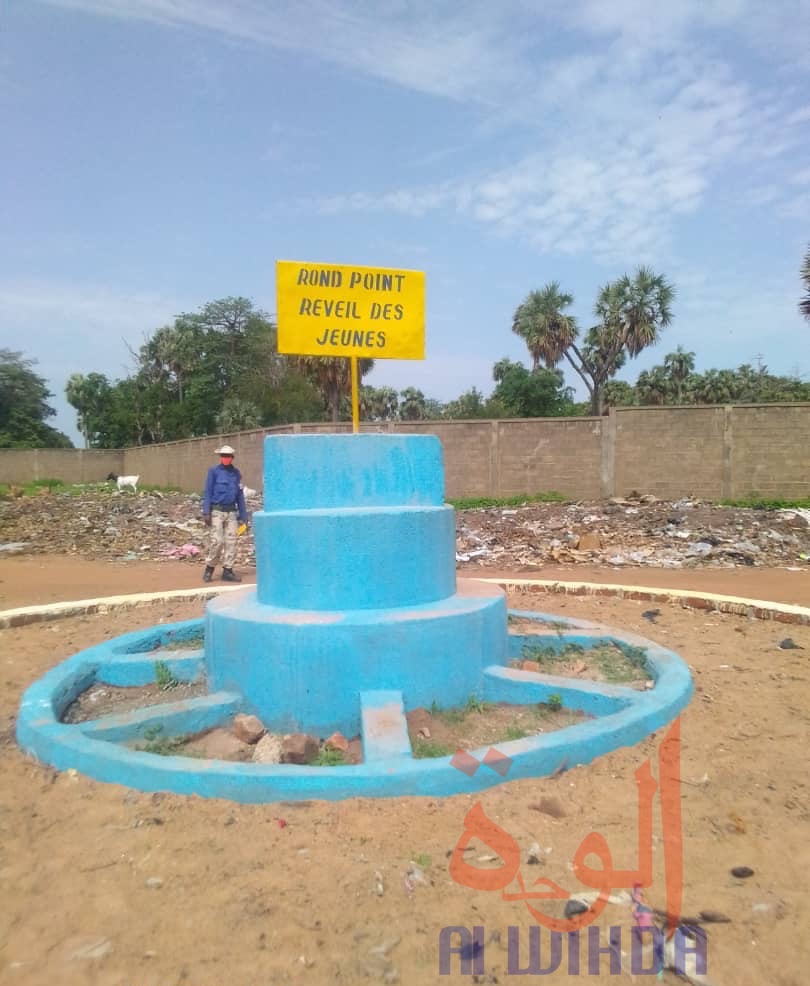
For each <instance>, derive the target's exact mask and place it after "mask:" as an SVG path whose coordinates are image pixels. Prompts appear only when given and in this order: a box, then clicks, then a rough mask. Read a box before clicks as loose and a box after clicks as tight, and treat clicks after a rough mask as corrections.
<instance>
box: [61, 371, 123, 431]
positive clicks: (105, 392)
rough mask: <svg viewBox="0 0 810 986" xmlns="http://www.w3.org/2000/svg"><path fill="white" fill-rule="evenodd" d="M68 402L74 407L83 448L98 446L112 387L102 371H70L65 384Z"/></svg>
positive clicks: (108, 410) (107, 411) (108, 407)
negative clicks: (86, 372)
mask: <svg viewBox="0 0 810 986" xmlns="http://www.w3.org/2000/svg"><path fill="white" fill-rule="evenodd" d="M65 396H66V397H67V400H68V404H70V405H71V406H72V407H75V408H76V411H77V415H76V424H77V427H78V429H79V431H80V432H81V433H82V437H83V438H84V447H85V448H98V447H99V445H100V444H101V441H102V435H103V432H104V428H105V419H106V417H107V416H108V414H109V413H110V410H111V408H110V404H111V400H112V388H111V387H110V382H109V380H108V379H107V378H106V376H104V374H103V373H88V374H87V375H86V376H85V374H83V373H72V374H71V375H70V377H68V381H67V384H66V385H65Z"/></svg>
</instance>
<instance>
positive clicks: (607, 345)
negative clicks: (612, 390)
mask: <svg viewBox="0 0 810 986" xmlns="http://www.w3.org/2000/svg"><path fill="white" fill-rule="evenodd" d="M673 297H674V290H673V288H672V286H671V285H670V284H669V283H668V282H667V281H666V279H665V278H664V277H663V276H661V275H658V274H655V273H654V272H653V271H652V270H650V269H649V268H648V267H639V268H638V270H637V271H636V273H635V275H634V276H633V277H632V278H631V277H629V276H628V275H626V274H625V275H624V277H621V278H619V279H618V280H617V281H612V282H610V283H609V284H606V285H604V286H603V287H602V288H601V289H600V291H599V294H598V296H597V299H596V305H595V306H594V313H595V315H596V317H597V318H598V319H599V322H598V324H597V325H595V326H593V327H592V328H591V329H589V330H588V332H587V334H586V335H585V338H584V340H583V343H582V345H581V346H579V345H577V342H576V339H577V336H578V330H577V326H576V323H575V321H574V319H573V318H572V317H571V316H569V315H566V314H565V312H564V311H563V309H565V308H567V307H568V306H569V305H570V304H571V303H572V301H573V299H572V298H571V295H568V294H563V293H561V292H560V290H559V285H558V284H557V282H556V281H555V282H552V283H551V284H549V285H547V286H546V287H545V288H544V289H543V290H542V291H539V292H533V293H532V294H530V295H529V296H528V297H527V299H526V300H525V301H524V302H523V304H522V305H521V306H520V307H519V308H518V309H517V311H516V312H515V316H514V319H513V324H512V328H513V330H514V331H515V332H517V333H518V335H520V336H521V337H522V338H524V339H525V340H526V344H527V346H528V347H529V352H530V353H531V355H532V360H533V365H534V367H537V366H538V365H539V364H540V362H541V361H542V362H544V363H545V365H546V367H548V368H552V367H556V366H557V365H558V364H559V363H560V362H561V361H562V359H563V358H565V359H566V360H567V361H568V362H569V363H570V365H571V366H572V367H573V368H574V370H575V371H576V373H577V374H578V375H579V377H580V378H581V379H582V381H583V383H584V384H585V386H586V388H587V390H588V394H589V396H590V401H591V413H592V414H594V415H600V414H602V413H603V410H604V400H603V396H604V388H605V385H606V384H607V382H608V380H610V379H611V378H612V377H613V376H615V374H616V373H617V371H618V370H619V369H621V367H622V366H623V364H624V362H625V360H626V359H628V358H631V359H632V358H633V357H635V356H638V354H639V353H640V352H641V351H642V350H643V349H646V348H647V347H648V346H651V345H653V344H654V343H655V342H657V341H658V336H659V333H660V330H661V329H662V328H664V327H665V326H667V325H669V323H670V321H671V320H672V311H671V306H672V299H673Z"/></svg>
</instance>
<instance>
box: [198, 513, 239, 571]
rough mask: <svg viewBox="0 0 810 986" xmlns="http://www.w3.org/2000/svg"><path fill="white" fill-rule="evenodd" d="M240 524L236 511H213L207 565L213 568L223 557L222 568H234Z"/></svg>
mask: <svg viewBox="0 0 810 986" xmlns="http://www.w3.org/2000/svg"><path fill="white" fill-rule="evenodd" d="M238 526H239V522H238V520H237V518H236V511H232V512H231V513H224V512H223V511H222V510H212V511H211V540H210V541H209V543H208V554H207V556H206V559H205V564H206V565H210V566H211V567H213V566H214V565H216V563H217V562H218V561H219V558H220V555H221V556H222V567H223V568H233V563H234V562H235V561H236V530H237V528H238Z"/></svg>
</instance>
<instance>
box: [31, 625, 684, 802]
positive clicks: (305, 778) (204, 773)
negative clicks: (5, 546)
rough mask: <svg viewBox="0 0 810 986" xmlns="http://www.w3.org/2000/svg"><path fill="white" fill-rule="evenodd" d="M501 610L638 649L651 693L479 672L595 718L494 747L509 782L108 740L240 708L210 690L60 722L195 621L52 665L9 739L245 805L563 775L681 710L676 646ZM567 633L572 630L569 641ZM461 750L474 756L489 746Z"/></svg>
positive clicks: (393, 766) (405, 767)
mask: <svg viewBox="0 0 810 986" xmlns="http://www.w3.org/2000/svg"><path fill="white" fill-rule="evenodd" d="M510 615H512V616H517V617H520V618H522V619H527V620H533V621H537V622H538V624H543V623H546V624H548V623H549V622H553V623H555V624H556V625H559V624H560V623H562V622H564V623H565V625H566V631H564V632H562V633H561V634H560V635H559V636H558V635H555V640H556V639H559V640H560V641H561V645H564V643H565V642H566V640H573V641H576V642H580V643H581V642H583V641H587V642H589V643H590V642H592V641H596V640H600V639H605V638H609V639H611V640H615V641H616V642H619V643H626V644H629V645H631V646H635V647H644V648H646V651H647V662H648V667H649V670H650V672H651V674H652V676H653V678H654V682H655V684H654V687H653V688H652V689H650V690H648V691H637V690H635V689H632V688H625V687H622V686H617V685H614V686H610V685H602V684H600V685H598V686H597V685H595V684H594V683H592V682H584V681H578V680H576V679H568V678H560V677H556V676H544V675H538V674H536V673H534V672H524V671H517V670H513V669H511V668H508V667H506V666H503V665H494V666H493V665H490V666H489V667H487V668H485V669H484V671H483V675H482V677H483V684H482V689H481V690H482V692H483V694H484V695H485V697H486V698H487V699H489V700H491V701H506V702H510V703H515V704H528V703H535V702H540V701H544V700H545V699H547V698H548V696H549V695H550V694H553V693H555V692H556V693H558V694H560V695H561V696H563V699H564V702H565V704H566V705H567V706H569V707H571V708H581V709H582V710H583V711H586V712H590V713H592V714H595V715H597V716H598V718H596V719H592V720H588V721H583V722H581V723H578V724H576V725H574V726H570V727H568V728H566V729H563V730H559V731H557V732H553V733H547V734H543V735H540V736H531V737H527V738H525V739H521V740H513V741H511V742H507V743H500V744H498V750H499V751H500V752H501V753H502V754H503V755H504V756H507V757H509V758H511V760H512V764H511V767H510V769H509V772H508V774H507V776H506V777H502V776H501V775H500V774H499V773H497V772H496V771H495V770H493V769H490V768H489V767H487V766H486V765H482V766H481V767H479V768H478V770H477V771H476V772H475V774H474V775H473V776H472V777H469V776H467V775H466V774H464V773H462V772H461V771H459V770H456V769H455V768H454V767H452V766H451V764H450V759H451V758H450V757H441V758H437V759H432V760H418V759H414V758H413V757H412V756H407V754H405V753H404V751H401V752H397V753H396V755H392V756H388V757H385V758H383V759H379V760H374V759H367V760H366V761H365V762H364V763H362V764H358V765H354V766H343V767H298V766H292V765H272V766H271V765H260V764H255V765H254V764H247V763H230V762H226V761H218V760H197V759H192V758H187V757H173V756H172V757H163V756H158V755H156V754H151V753H145V752H141V751H137V750H132V749H129V748H127V747H125V746H122V745H118V744H117V743H116V742H111V741H110V740H111V739H112V738H116V739H118V740H121V741H125V740H127V739H131V738H132V737H133V736H136V735H139V733H138V730H139V729H140V728H142V727H143V725H144V723H145V722H148V723H150V724H155V723H161V724H162V726H163V733H162V735H177V734H181V733H185V732H190V731H192V730H193V729H195V728H196V729H202V728H210V724H211V723H215V724H223V723H224V722H227V721H228V719H229V718H230V716H231V715H232V714H234V713H235V712H236V711H239V710H240V708H242V707H244V704H245V703H244V700H243V699H242V698H241V697H240V696H238V695H233V694H226V695H223V694H221V693H217V694H214V695H209V696H206V697H205V698H203V699H189V700H187V701H186V702H183V703H170V704H169V705H168V706H153V707H151V708H149V709H140V710H137V712H135V713H131V714H129V720H128V722H127V721H126V718H127V717H126V714H125V715H124V716H123V717H122V716H114V717H106V720H104V719H102V720H96V721H94V722H92V723H88V722H84V723H78V724H75V725H69V724H65V723H62V722H60V721H59V720H60V717H61V715H62V713H63V712H64V710H65V708H66V707H67V706H68V705H69V704H70V702H72V701H73V700H74V699H75V698H76V697H77V696H78V695H79V694H80V693H81V692H82V691H84V690H85V689H86V688H88V687H89V686H90V685H91V684H93V682H95V681H107V680H108V678H109V676H110V674H111V673H112V670H111V669H115V674H116V676H117V677H116V683H121V682H128V683H130V684H143V670H144V662H143V661H142V660H132V661H129V662H127V661H123V660H122V657H124V656H125V655H130V656H133V655H140V656H141V657H142V658H145V657H146V655H147V654H149V656H150V657H154V660H163V659H164V658H165V656H166V655H165V654H163V653H161V652H160V651H154V647H155V642H156V640H157V641H161V640H164V641H165V640H170V639H190V638H193V637H195V636H197V635H199V633H200V631H201V629H202V626H203V621H202V620H191V621H186V622H184V623H177V624H171V625H165V626H162V627H160V628H153V629H152V630H150V631H137V632H135V633H130V634H127V635H125V636H122V637H118V638H116V639H114V640H110V641H106V642H105V643H103V644H99V645H98V646H96V647H92V648H89V649H87V650H85V651H82V652H80V653H78V654H76V655H74V656H73V657H71V658H69V659H68V660H67V661H64V662H63V663H62V664H60V665H58V666H57V667H55V668H53V669H52V670H51V671H49V672H48V673H47V674H46V675H45V676H44V677H43V678H41V679H40V680H39V681H37V682H35V683H34V684H33V685H31V687H30V688H29V689H28V690H27V691H26V692H25V694H24V696H23V700H22V703H21V706H20V714H19V718H18V721H17V740H18V742H19V744H20V746H21V747H22V748H23V750H25V751H26V752H28V753H30V754H31V755H33V756H34V757H36V758H37V759H39V760H40V761H42V762H43V763H48V764H51V765H52V766H54V767H56V768H58V769H60V770H64V769H68V768H74V769H76V770H78V771H80V772H81V773H83V774H87V775H88V776H90V777H93V778H95V779H96V780H100V781H105V782H108V783H113V784H123V785H126V786H128V787H133V788H137V789H139V790H142V791H171V792H174V793H177V794H196V795H199V796H200V797H207V798H227V799H230V800H233V801H238V802H243V803H263V802H273V801H279V800H286V801H297V800H307V799H315V798H318V799H325V800H341V799H344V798H350V797H375V798H378V797H394V796H407V795H421V796H429V797H442V796H448V795H453V794H465V793H471V792H476V791H481V790H484V789H486V788H488V787H492V786H493V785H495V784H501V783H504V781H506V780H508V781H512V780H519V779H523V778H528V777H542V776H547V775H548V774H551V773H553V772H554V771H556V770H557V769H559V768H560V767H561V766H565V767H567V768H571V767H574V766H577V765H580V764H587V763H590V762H591V761H593V760H594V759H596V758H597V757H600V756H603V755H604V754H606V753H609V752H611V751H612V750H615V749H618V748H620V747H625V746H633V745H635V744H636V743H638V742H639V741H640V740H642V739H644V738H645V737H646V736H648V735H649V734H650V733H651V732H654V731H655V730H657V729H659V728H661V727H662V726H665V725H666V724H667V723H669V722H671V721H672V720H673V719H674V718H675V717H676V716H677V715H678V714H679V713H680V712H681V711H682V710H683V709H684V708H685V707H686V706H687V704H688V703H689V700H690V698H691V696H692V691H693V685H692V679H691V676H690V674H689V670H688V668H687V667H686V664H685V663H684V662H683V660H681V658H680V657H679V656H678V655H677V654H675V653H674V652H673V651H669V650H666V649H665V648H663V647H660V646H659V645H657V644H655V643H653V642H651V641H648V640H645V639H644V638H641V637H637V636H635V635H631V634H626V633H618V632H616V631H615V630H611V629H608V628H605V627H602V626H600V625H598V624H595V623H589V622H587V621H584V620H572V619H566V620H564V621H562V620H560V618H559V617H557V616H552V615H550V614H544V613H536V612H523V611H510ZM568 630H573V631H575V632H574V633H571V634H570V635H568V634H567V631H568ZM173 635H175V636H173ZM534 636H535V635H528V636H526V637H525V638H521V640H525V639H533V638H534ZM543 639H544V640H545V639H546V638H545V637H544V638H543ZM172 654H173V655H175V656H174V657H173V658H172V659H173V660H177V661H178V662H180V663H182V661H183V658H182V657H178V656H177V652H176V651H173V652H169V655H170V656H171V655H172ZM190 659H191V660H192V661H199V657H198V656H197V655H196V654H191V655H190ZM185 660H186V661H188V660H189V658H186V659H185ZM405 698H406V699H407V696H405ZM358 705H359V696H358ZM181 706H182V707H181ZM113 720H115V721H113ZM122 720H123V721H122ZM101 736H106V737H107V738H106V739H101V738H99V737H101ZM469 752H470V753H471V755H472V756H474V757H476V758H477V759H478V760H483V758H484V755H485V753H486V750H484V749H480V750H472V751H469Z"/></svg>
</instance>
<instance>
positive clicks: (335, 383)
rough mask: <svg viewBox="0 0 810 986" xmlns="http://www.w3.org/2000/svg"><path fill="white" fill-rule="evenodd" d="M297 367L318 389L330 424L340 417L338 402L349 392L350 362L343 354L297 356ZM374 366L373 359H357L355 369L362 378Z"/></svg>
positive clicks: (350, 381)
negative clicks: (330, 418)
mask: <svg viewBox="0 0 810 986" xmlns="http://www.w3.org/2000/svg"><path fill="white" fill-rule="evenodd" d="M295 363H296V366H297V368H298V369H299V370H300V371H301V372H302V373H303V374H304V376H305V377H307V378H308V379H309V380H310V381H311V382H312V383H313V384H314V385H315V387H316V388H317V389H318V390H319V391H320V393H321V396H322V397H323V400H324V404H325V405H326V408H327V410H328V411H329V412H330V414H331V416H332V424H337V422H338V420H339V418H340V402H341V400H342V398H343V397H345V396H346V395H347V394H349V393H351V389H352V373H351V362H350V360H349V359H347V358H346V357H344V356H298V357H296V359H295ZM373 366H374V360H373V359H359V360H358V361H357V371H358V374H359V376H360V379H361V380H362V379H363V377H364V376H365V375H366V374H367V373H368V372H369V371H370V370H371V368H372V367H373Z"/></svg>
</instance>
